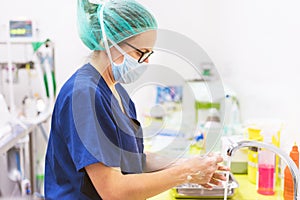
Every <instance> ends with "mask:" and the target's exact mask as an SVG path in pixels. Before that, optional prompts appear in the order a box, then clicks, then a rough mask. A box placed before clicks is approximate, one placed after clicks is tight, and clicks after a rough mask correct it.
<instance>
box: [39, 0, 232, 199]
mask: <svg viewBox="0 0 300 200" xmlns="http://www.w3.org/2000/svg"><path fill="white" fill-rule="evenodd" d="M94 1H95V0H94ZM78 22H79V23H78V28H79V34H80V38H81V40H82V41H83V43H84V44H85V45H86V46H87V47H88V48H89V49H91V50H92V51H93V54H92V57H91V60H90V62H89V63H87V64H85V65H84V66H83V67H81V68H80V69H79V70H77V72H76V73H74V75H73V76H72V77H71V78H70V79H69V80H68V81H67V82H66V83H65V84H64V86H63V87H62V89H61V91H60V93H59V95H58V97H57V101H56V104H55V108H54V111H53V117H52V126H51V133H50V138H49V143H48V148H47V155H46V170H45V197H46V199H80V200H82V199H108V200H113V199H130V200H132V199H146V198H149V197H151V196H154V195H157V194H159V193H161V192H163V191H165V190H168V189H170V188H172V187H174V186H176V185H179V184H183V183H188V182H191V183H198V184H201V185H202V186H204V187H207V188H211V187H212V186H211V185H210V184H215V185H220V184H221V182H220V181H221V180H225V177H224V176H223V175H220V174H218V173H217V172H216V171H217V170H221V171H227V170H228V169H227V168H226V167H222V166H219V165H218V163H220V162H222V158H221V157H220V156H218V155H209V156H206V157H203V158H200V157H196V158H191V159H188V160H186V161H185V162H182V163H176V164H173V165H170V166H168V167H166V168H164V169H161V170H157V168H156V165H155V162H154V159H155V157H153V156H150V155H146V153H144V149H143V136H142V130H141V127H140V124H139V122H138V121H137V119H136V112H135V107H134V104H133V102H132V101H131V99H130V97H129V96H128V94H127V92H126V91H125V89H124V88H123V87H122V86H121V85H120V83H124V84H126V83H131V82H133V81H135V80H136V79H138V78H139V76H140V75H141V74H142V73H143V72H144V68H143V67H142V65H141V63H144V62H146V63H147V62H148V59H149V57H150V55H151V54H152V53H153V51H152V47H153V46H154V43H155V39H156V29H157V24H156V21H155V19H154V17H153V16H152V15H151V14H150V13H149V12H148V11H147V10H146V9H145V8H144V7H143V6H141V5H140V4H138V3H137V2H135V1H134V0H111V1H106V2H103V1H98V2H89V1H88V0H78Z"/></svg>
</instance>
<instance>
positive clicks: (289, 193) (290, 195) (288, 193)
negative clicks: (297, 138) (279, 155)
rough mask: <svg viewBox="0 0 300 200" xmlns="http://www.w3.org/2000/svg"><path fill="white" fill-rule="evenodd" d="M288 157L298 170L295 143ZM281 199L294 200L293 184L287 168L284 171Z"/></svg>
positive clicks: (297, 154)
mask: <svg viewBox="0 0 300 200" xmlns="http://www.w3.org/2000/svg"><path fill="white" fill-rule="evenodd" d="M290 157H291V158H292V160H293V161H294V162H295V164H296V165H297V167H298V168H299V151H298V146H297V145H296V143H295V144H294V146H293V148H292V150H291V152H290ZM283 197H284V200H293V199H294V182H293V178H292V174H291V172H290V170H289V168H288V167H286V168H285V169H284V188H283Z"/></svg>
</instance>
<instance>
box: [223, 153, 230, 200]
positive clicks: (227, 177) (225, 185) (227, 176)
mask: <svg viewBox="0 0 300 200" xmlns="http://www.w3.org/2000/svg"><path fill="white" fill-rule="evenodd" d="M230 165H231V156H228V157H227V167H228V168H230ZM225 177H226V181H225V184H224V200H227V194H228V182H229V171H227V172H225Z"/></svg>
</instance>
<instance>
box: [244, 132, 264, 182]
mask: <svg viewBox="0 0 300 200" xmlns="http://www.w3.org/2000/svg"><path fill="white" fill-rule="evenodd" d="M260 132H261V130H260V129H258V128H248V139H249V140H256V141H262V140H263V137H262V136H261V134H260ZM247 170H248V180H249V181H250V182H252V183H256V179H257V178H256V177H257V171H258V148H257V147H249V150H248V169H247Z"/></svg>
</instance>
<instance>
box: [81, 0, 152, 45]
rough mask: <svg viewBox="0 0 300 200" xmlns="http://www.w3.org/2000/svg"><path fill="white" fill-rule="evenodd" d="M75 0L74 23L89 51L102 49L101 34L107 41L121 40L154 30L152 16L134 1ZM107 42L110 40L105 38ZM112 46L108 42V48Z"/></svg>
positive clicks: (116, 41) (115, 41) (118, 41)
mask: <svg viewBox="0 0 300 200" xmlns="http://www.w3.org/2000/svg"><path fill="white" fill-rule="evenodd" d="M98 1H99V2H100V3H91V2H92V1H89V0H78V5H77V6H78V7H77V23H78V32H79V36H80V39H81V40H82V42H83V43H84V44H85V45H86V46H87V47H88V48H89V49H90V50H105V47H104V44H103V34H102V32H103V31H105V33H106V36H107V38H108V39H109V40H111V41H113V42H114V43H117V44H118V43H120V42H122V41H124V40H126V39H128V38H130V37H132V36H135V35H138V34H140V33H143V32H146V31H149V30H156V29H157V23H156V20H155V18H154V17H153V15H152V14H151V13H150V12H149V11H148V10H147V9H146V8H145V7H143V6H142V5H141V4H139V3H138V2H136V1H134V0H109V1H108V0H106V1H104V0H102V1H101V0H98ZM102 6H104V8H103V9H104V10H103V21H104V26H105V30H101V27H100V16H99V15H100V9H101V7H102ZM108 42H109V41H108ZM111 46H113V45H112V43H110V42H109V47H111Z"/></svg>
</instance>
